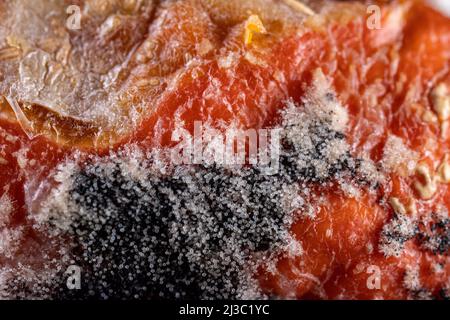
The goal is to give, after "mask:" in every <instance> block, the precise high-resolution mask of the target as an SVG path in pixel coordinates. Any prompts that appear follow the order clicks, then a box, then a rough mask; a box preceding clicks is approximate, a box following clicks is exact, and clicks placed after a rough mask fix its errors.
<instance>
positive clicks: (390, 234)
mask: <svg viewBox="0 0 450 320" xmlns="http://www.w3.org/2000/svg"><path fill="white" fill-rule="evenodd" d="M416 225H417V224H416V221H415V220H414V219H412V218H411V217H410V216H407V215H403V214H399V215H397V216H396V217H395V218H394V219H392V220H391V221H390V222H389V223H387V224H385V225H384V227H383V230H382V232H381V237H380V243H379V249H380V251H381V252H382V253H384V255H385V256H387V257H390V256H395V257H398V256H400V255H401V254H402V253H403V249H404V245H405V242H406V241H408V240H410V239H411V238H413V237H414V236H415V234H416V231H417V230H416Z"/></svg>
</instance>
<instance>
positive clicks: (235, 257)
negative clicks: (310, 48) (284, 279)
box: [57, 108, 358, 299]
mask: <svg viewBox="0 0 450 320" xmlns="http://www.w3.org/2000/svg"><path fill="white" fill-rule="evenodd" d="M295 110H297V111H296V112H299V111H298V110H299V108H295ZM291 111H293V109H292V110H291ZM286 116H287V115H285V117H286ZM294 117H296V116H294ZM311 118H312V119H314V120H312V121H311V122H310V123H306V122H303V123H302V125H301V127H302V130H299V128H297V127H296V126H295V123H294V124H292V123H290V124H289V123H287V122H286V123H287V124H286V123H283V129H284V130H285V131H286V132H289V135H283V137H284V138H283V147H282V149H283V153H282V155H281V159H280V168H279V171H278V173H277V174H275V175H265V174H263V173H261V172H260V171H259V169H258V168H254V167H251V168H244V169H241V170H239V171H237V172H235V171H233V172H232V171H229V170H227V169H225V168H221V167H220V168H219V167H208V168H206V167H202V166H197V167H182V168H177V170H175V172H174V173H173V174H171V175H170V176H165V177H158V176H155V175H150V174H149V176H147V177H145V179H139V181H138V180H133V179H132V178H129V177H126V176H125V175H124V173H123V172H122V170H121V169H120V165H119V164H118V163H116V164H114V165H113V166H111V163H109V165H108V166H107V167H105V166H104V165H103V164H95V165H91V166H90V167H88V168H85V169H84V171H82V172H79V173H78V174H76V175H75V177H74V184H73V187H72V190H71V192H70V198H71V199H72V201H73V202H74V203H76V204H77V206H78V208H79V212H77V213H75V214H74V216H75V218H74V220H73V222H72V224H71V233H72V235H73V238H74V239H75V244H74V245H75V248H74V250H75V251H74V252H76V254H75V258H74V260H75V264H78V265H80V266H81V267H82V268H83V278H82V287H81V290H72V291H70V290H67V289H66V288H62V289H61V290H57V292H59V293H58V297H59V298H86V297H89V296H90V297H92V298H101V299H106V298H121V299H122V298H138V299H146V298H202V299H211V298H239V297H245V296H246V294H250V295H251V296H252V297H254V296H255V295H257V294H258V289H257V286H255V285H252V280H251V273H252V272H254V271H255V270H256V268H257V264H256V263H253V262H252V261H254V259H258V258H259V260H261V259H262V258H263V257H264V256H267V255H269V254H270V253H271V252H273V251H274V249H276V248H280V247H281V246H282V245H283V244H284V242H285V241H286V238H287V237H286V236H287V228H288V226H289V225H288V224H289V218H290V213H291V212H290V211H292V209H289V206H290V205H289V204H288V205H286V196H294V195H295V193H299V194H300V193H301V192H302V191H306V190H307V183H309V182H319V181H317V180H318V179H317V176H318V175H317V173H316V167H317V165H316V164H313V163H314V161H322V162H324V163H326V174H325V175H324V174H322V178H320V182H325V181H331V180H332V179H335V178H338V177H339V178H342V177H353V176H354V175H355V174H356V171H357V166H358V161H354V160H353V159H352V158H351V157H350V155H349V153H348V150H344V151H343V152H342V153H341V154H340V155H339V157H338V158H336V157H334V158H333V159H332V160H331V159H328V158H327V153H326V152H325V150H326V149H327V148H328V147H329V146H330V145H332V144H333V143H336V142H338V143H340V142H342V141H344V135H343V134H342V133H341V132H337V131H335V130H334V129H333V128H332V123H331V122H330V121H328V120H327V118H320V117H316V116H314V117H311ZM295 130H299V134H304V133H305V132H304V131H305V130H306V131H307V134H308V138H309V139H310V141H311V142H312V143H310V144H309V146H305V145H299V144H298V143H299V141H302V137H301V136H300V137H296V138H292V137H295V136H296V133H295ZM300 158H303V160H306V162H305V161H301V163H302V165H299V163H300V162H299V159H300ZM313 160H314V161H313ZM305 163H306V164H307V165H306V166H305ZM321 167H323V166H321ZM111 168H112V169H111ZM295 186H296V187H295ZM293 187H294V190H296V191H293V189H292V188H293ZM299 199H300V198H299ZM300 200H301V199H300ZM288 202H289V201H288ZM302 205H303V204H302V203H301V201H300V202H299V201H297V203H296V205H295V207H296V208H301V206H302ZM244 270H247V272H243V271H244ZM248 270H250V272H248Z"/></svg>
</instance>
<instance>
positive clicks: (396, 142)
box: [382, 135, 419, 175]
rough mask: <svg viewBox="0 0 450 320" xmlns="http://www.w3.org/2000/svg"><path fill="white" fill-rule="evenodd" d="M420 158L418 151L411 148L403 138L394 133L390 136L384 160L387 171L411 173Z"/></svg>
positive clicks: (385, 148) (385, 147)
mask: <svg viewBox="0 0 450 320" xmlns="http://www.w3.org/2000/svg"><path fill="white" fill-rule="evenodd" d="M418 158H419V157H418V154H417V152H415V151H413V150H411V149H409V148H408V147H407V146H406V145H405V144H404V142H403V140H402V139H401V138H399V137H397V136H394V135H390V136H389V137H388V139H387V141H386V144H385V146H384V152H383V160H382V164H383V167H384V168H385V169H386V171H387V172H397V173H401V174H405V175H410V174H411V173H413V171H414V169H415V167H416V165H417V161H418Z"/></svg>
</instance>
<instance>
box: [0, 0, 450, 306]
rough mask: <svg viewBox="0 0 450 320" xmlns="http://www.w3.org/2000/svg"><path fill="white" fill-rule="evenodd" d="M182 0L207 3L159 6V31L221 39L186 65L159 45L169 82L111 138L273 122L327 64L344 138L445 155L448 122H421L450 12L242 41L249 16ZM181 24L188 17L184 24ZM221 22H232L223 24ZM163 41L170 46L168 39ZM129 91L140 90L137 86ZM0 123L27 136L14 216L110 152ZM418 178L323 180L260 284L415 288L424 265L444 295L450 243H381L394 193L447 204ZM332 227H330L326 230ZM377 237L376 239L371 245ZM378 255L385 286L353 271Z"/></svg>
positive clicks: (10, 178) (140, 71)
mask: <svg viewBox="0 0 450 320" xmlns="http://www.w3.org/2000/svg"><path fill="white" fill-rule="evenodd" d="M164 10H166V11H164ZM399 10H400V11H399ZM185 11H189V12H190V13H192V16H194V17H199V18H200V17H203V16H204V14H205V11H204V9H203V8H202V6H201V5H199V2H198V1H185V2H184V3H183V4H171V5H168V6H167V7H166V8H163V9H161V12H162V13H161V15H163V14H164V13H166V14H169V15H170V14H172V16H171V18H172V19H173V20H169V23H168V24H167V25H165V26H163V27H162V29H163V30H160V31H155V38H156V39H158V37H162V36H161V34H164V35H168V37H169V39H176V40H179V41H181V43H183V44H185V46H181V48H182V50H181V51H183V50H187V51H189V52H190V53H192V54H194V55H195V54H196V51H195V50H196V49H195V48H196V47H195V45H194V41H196V40H197V39H198V38H200V37H205V35H207V36H206V37H207V38H208V39H209V41H210V42H211V44H212V46H213V49H212V50H211V52H210V53H207V55H206V56H205V57H202V58H199V60H198V63H197V64H193V65H188V66H184V63H185V61H184V60H183V59H182V58H181V52H180V53H179V54H178V52H177V54H176V55H175V57H174V58H173V57H171V55H170V51H169V49H168V48H166V50H164V49H163V50H161V51H160V52H161V53H160V56H159V59H160V60H161V62H165V63H167V68H168V69H170V70H171V71H173V72H175V73H176V77H175V76H173V74H169V75H165V74H157V76H159V77H161V78H163V80H164V81H162V83H161V84H160V85H159V86H158V87H157V88H156V89H155V90H156V91H153V90H150V89H148V88H147V89H145V90H143V91H139V92H138V93H137V94H136V95H135V97H138V98H137V100H138V101H139V102H142V101H144V102H145V103H144V104H143V109H142V110H141V112H142V114H143V117H142V121H140V122H139V125H138V126H137V127H136V128H133V130H132V131H131V133H129V134H127V135H124V136H121V137H119V138H118V139H115V140H114V141H113V143H112V147H113V148H114V149H119V148H120V147H122V146H124V145H127V144H129V143H134V142H135V143H138V144H139V145H141V146H142V147H143V148H148V149H151V148H153V147H156V146H170V145H171V139H170V136H171V132H172V131H173V129H174V128H175V126H176V125H177V121H180V120H181V121H184V123H185V126H186V127H187V128H188V129H190V130H192V128H193V121H197V120H203V121H212V123H213V124H215V125H216V126H219V125H220V124H221V123H230V122H232V121H235V122H237V123H239V124H240V125H242V126H244V127H247V128H260V127H263V126H267V125H270V124H272V123H276V121H277V112H278V110H279V109H280V108H282V106H283V102H284V100H286V99H287V98H289V97H292V98H293V99H294V101H300V99H301V98H302V96H303V95H304V90H305V86H304V84H305V83H308V82H309V81H310V80H311V74H312V70H314V69H315V68H316V67H321V68H322V69H323V71H324V72H325V73H326V74H327V75H328V76H329V77H330V78H331V79H332V81H333V84H334V87H335V88H336V91H337V94H338V98H339V100H340V101H341V102H342V104H343V105H345V106H346V107H347V109H348V110H349V113H350V127H349V129H348V133H347V139H348V141H349V142H350V144H351V146H352V151H353V152H354V153H355V154H366V155H367V156H369V157H370V158H371V159H372V160H374V161H380V160H382V156H383V150H384V145H385V143H386V140H387V138H388V136H389V135H390V134H393V135H396V136H398V137H400V138H402V139H403V141H405V142H406V143H407V145H408V147H409V148H411V149H412V150H414V151H416V152H417V153H418V154H419V155H420V160H422V161H427V162H429V163H430V166H431V165H435V164H436V165H437V164H438V162H439V161H441V159H442V157H443V156H444V154H446V153H448V151H449V147H450V145H449V140H448V137H447V138H446V137H442V135H441V132H440V127H439V125H437V124H435V123H427V122H424V121H423V120H422V115H423V113H424V111H425V110H432V106H431V103H432V102H431V99H430V96H429V95H430V92H431V89H432V88H433V87H434V86H435V85H436V84H437V83H438V82H446V83H450V76H449V72H448V70H449V67H450V66H449V56H450V48H449V45H448V43H449V37H450V27H449V20H448V19H447V18H444V17H443V16H441V15H439V14H438V13H436V12H434V11H433V10H431V9H429V8H428V7H426V6H424V5H423V4H421V3H420V2H417V1H404V2H402V4H392V5H385V6H383V22H386V23H387V25H388V28H385V29H381V30H367V29H366V27H365V23H364V22H365V17H364V15H363V14H361V15H359V16H356V17H353V18H354V19H353V21H352V22H349V23H338V22H336V23H331V24H329V25H327V26H326V29H325V30H310V29H308V28H306V31H305V30H302V32H300V33H298V34H297V33H296V32H294V31H298V30H296V29H295V28H294V27H293V26H292V25H290V24H289V23H286V25H283V27H282V28H281V30H280V27H279V26H277V23H276V21H275V22H273V25H271V26H270V25H269V26H268V27H267V28H268V30H269V31H272V32H273V33H272V34H270V32H269V35H266V36H264V35H255V38H254V39H253V41H252V46H250V47H248V48H247V47H246V46H245V44H244V43H243V41H242V32H241V31H242V30H243V29H242V26H243V21H244V20H242V19H241V20H239V22H240V23H241V24H239V23H237V22H236V23H235V24H233V26H230V25H226V24H224V25H220V24H219V26H217V25H215V22H214V21H208V23H206V24H199V25H196V24H195V23H190V21H189V20H190V19H191V18H190V15H189V16H187V15H186V16H183V14H182V13H183V12H185ZM390 17H400V18H399V19H402V21H403V22H404V23H403V24H402V23H397V24H396V23H394V24H389V21H391V20H390ZM215 18H216V19H215V20H216V21H217V20H220V19H219V18H218V17H215ZM330 18H331V20H332V16H331V17H330ZM179 19H180V20H179ZM222 19H223V18H222ZM212 20H214V19H212ZM262 20H263V23H264V19H262ZM417 20H420V21H421V23H420V25H419V24H417ZM192 21H194V22H195V21H196V20H192ZM310 23H311V24H313V23H312V22H310ZM178 25H182V26H183V28H182V30H181V32H178V29H177V28H176V27H177V26H178ZM221 27H226V32H224V31H223V28H221ZM164 28H165V29H164ZM163 31H164V32H163ZM159 32H160V34H159V35H158V33H159ZM161 41H162V42H163V40H161ZM166 46H168V47H170V40H169V41H167V42H166ZM186 48H187V49H186ZM230 52H231V53H233V52H234V53H238V54H237V55H236V56H235V57H234V58H235V61H234V62H233V64H232V66H231V67H229V68H223V66H222V64H221V61H222V60H221V59H225V58H226V57H228V55H229V54H230ZM249 52H250V53H251V54H252V56H253V58H254V57H256V58H257V59H256V60H255V59H249V56H248V55H247V56H246V55H245V53H249ZM172 58H173V59H172ZM255 61H256V62H258V63H256V64H255ZM153 72H155V71H154V70H153V69H151V68H148V67H146V66H145V65H144V66H142V65H136V66H135V69H133V71H132V72H131V75H130V77H129V78H128V81H129V88H132V87H133V84H134V83H137V82H138V81H139V79H142V78H146V77H149V76H151V75H153ZM169 84H170V86H169ZM133 90H134V89H133ZM126 93H130V94H131V95H132V94H135V92H134V91H132V90H131V89H130V91H129V92H126ZM125 101H126V102H130V100H125ZM0 127H1V128H2V129H3V130H6V131H7V132H8V133H9V134H11V135H13V136H14V137H17V138H18V139H19V140H18V141H16V142H11V141H8V140H7V139H4V138H1V137H0V143H1V144H2V145H4V146H6V148H7V152H6V155H7V156H6V157H7V158H6V160H7V161H8V165H7V169H6V170H2V171H0V187H1V188H2V189H3V192H7V194H8V195H9V196H10V197H11V198H12V199H13V201H14V208H15V212H14V217H15V218H14V219H13V221H14V222H13V224H17V225H23V224H25V225H26V224H27V223H28V222H27V221H28V220H27V214H28V212H27V211H28V210H30V206H31V205H32V202H30V199H31V198H32V197H33V194H34V192H35V190H36V188H37V186H38V185H39V181H41V180H45V177H46V175H47V174H48V173H49V172H50V171H51V170H52V169H53V168H54V167H55V166H56V165H57V164H58V163H59V162H60V161H61V160H62V159H63V158H64V157H66V156H69V155H71V154H73V152H74V151H79V150H81V151H82V152H84V153H86V154H96V153H97V154H102V153H105V150H107V149H108V148H109V145H107V146H100V147H99V148H93V147H92V146H90V147H87V148H85V147H83V148H81V147H75V148H72V147H70V146H65V145H61V144H58V143H55V142H54V137H52V136H46V135H44V136H41V137H37V138H35V139H33V140H29V139H28V138H27V136H26V135H25V134H23V133H22V132H21V130H20V127H19V126H18V125H17V124H16V123H11V121H8V120H1V122H0ZM2 139H3V140H2ZM24 147H25V148H28V149H29V151H28V154H27V157H28V160H29V161H31V160H35V161H36V163H37V164H38V167H40V169H39V170H38V174H35V171H34V169H33V168H26V169H25V170H24V169H23V168H20V167H19V163H18V160H17V158H14V157H12V156H11V155H12V154H13V153H14V152H16V151H19V150H20V149H22V148H24ZM77 149H78V150H77ZM414 179H416V178H415V177H414V176H408V177H402V176H399V175H398V174H392V175H391V176H390V177H389V179H388V182H387V183H386V184H385V185H383V186H381V187H380V190H379V191H378V192H376V193H375V194H374V193H371V192H369V191H367V190H364V189H363V190H362V193H363V195H362V197H361V198H360V199H357V200H355V199H352V198H349V197H346V196H345V195H343V194H341V193H339V192H336V191H335V190H321V192H323V193H325V197H326V199H327V203H326V205H324V206H323V207H321V208H320V210H319V213H318V219H317V221H316V220H313V221H310V220H308V219H306V218H300V219H299V220H298V221H297V222H296V223H295V224H294V225H293V226H292V233H293V235H294V236H295V237H296V238H297V239H298V240H300V241H301V242H302V244H303V249H304V253H303V255H302V256H301V257H297V258H295V259H292V258H289V257H283V258H281V260H280V261H279V263H278V265H277V272H275V273H274V274H271V273H268V272H266V271H265V270H263V269H262V270H261V274H260V279H261V285H262V287H263V288H264V289H265V290H266V292H267V293H268V294H274V295H276V296H279V297H295V298H329V299H333V298H340V299H342V298H352V299H372V298H384V299H399V298H407V297H410V296H411V295H412V297H413V298H417V296H414V294H413V293H412V292H410V291H411V290H408V289H406V288H405V286H404V283H403V282H404V276H405V272H406V271H407V270H408V269H409V268H411V267H412V266H417V265H418V266H419V270H420V277H421V282H422V286H423V287H424V288H425V289H427V290H428V291H430V292H431V293H432V294H434V295H435V296H437V297H440V296H439V295H440V292H441V291H442V290H443V289H445V288H444V287H445V285H446V282H448V279H449V277H450V261H449V258H448V252H447V253H446V254H438V255H435V254H432V253H430V252H428V251H426V250H424V249H423V248H422V247H420V246H419V245H418V244H417V243H416V242H415V241H416V240H414V239H412V240H411V241H409V242H408V243H407V244H406V250H405V253H404V254H402V255H401V256H400V257H389V258H386V257H384V256H383V254H382V253H380V252H378V249H377V244H378V240H379V239H378V238H379V234H380V232H381V229H382V227H383V224H384V223H386V222H388V221H390V219H391V218H392V216H393V215H394V213H393V211H392V209H391V208H390V207H389V206H388V205H386V201H385V200H386V199H388V198H389V197H390V196H396V197H399V198H401V199H403V200H404V201H406V200H409V199H414V200H417V206H418V209H419V211H420V212H422V215H423V216H425V217H426V216H430V215H431V212H432V211H435V210H436V209H437V208H438V207H439V205H443V206H445V207H446V208H447V209H448V208H450V200H449V199H450V197H449V194H448V193H449V192H450V191H449V188H448V186H447V185H445V184H440V185H439V189H438V191H437V193H436V196H435V197H434V198H433V199H432V201H431V202H426V201H421V200H420V199H419V198H418V195H417V193H416V192H415V191H414V189H413V183H414ZM5 187H6V189H5ZM383 200H384V201H383ZM299 215H300V213H299ZM330 229H331V230H332V231H331V234H332V236H331V237H328V236H327V232H329V231H328V230H330ZM30 230H31V227H30ZM30 232H32V231H30ZM37 237H38V238H39V237H43V235H37ZM42 239H43V238H41V239H40V241H42ZM369 244H370V246H372V250H370V249H368V248H370V246H369ZM0 262H2V260H1V258H0ZM436 264H440V265H443V266H444V267H443V270H441V272H439V273H436V272H434V271H433V268H434V266H435V265H436ZM358 265H359V267H357V266H358ZM372 265H374V266H378V267H379V268H380V270H381V289H377V290H368V288H367V279H368V274H367V272H354V270H355V269H357V270H360V269H361V270H367V267H369V266H372ZM361 266H362V267H361Z"/></svg>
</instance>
